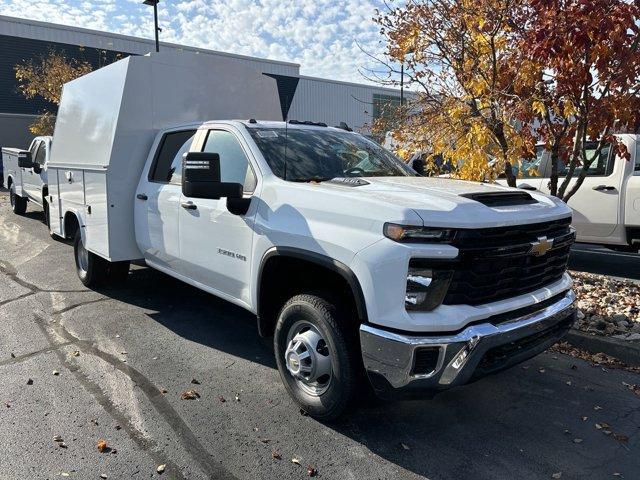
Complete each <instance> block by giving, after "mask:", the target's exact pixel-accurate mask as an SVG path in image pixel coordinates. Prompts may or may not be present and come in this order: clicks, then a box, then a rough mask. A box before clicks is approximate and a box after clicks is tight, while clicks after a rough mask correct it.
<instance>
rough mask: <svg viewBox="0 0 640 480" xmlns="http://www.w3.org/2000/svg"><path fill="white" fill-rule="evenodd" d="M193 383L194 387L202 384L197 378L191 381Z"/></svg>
mask: <svg viewBox="0 0 640 480" xmlns="http://www.w3.org/2000/svg"><path fill="white" fill-rule="evenodd" d="M191 383H193V384H194V385H200V382H199V381H198V380H196V379H195V378H192V379H191Z"/></svg>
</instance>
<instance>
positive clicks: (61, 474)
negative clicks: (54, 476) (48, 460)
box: [60, 472, 70, 477]
mask: <svg viewBox="0 0 640 480" xmlns="http://www.w3.org/2000/svg"><path fill="white" fill-rule="evenodd" d="M60 476H61V477H69V476H70V475H69V474H68V473H67V472H60Z"/></svg>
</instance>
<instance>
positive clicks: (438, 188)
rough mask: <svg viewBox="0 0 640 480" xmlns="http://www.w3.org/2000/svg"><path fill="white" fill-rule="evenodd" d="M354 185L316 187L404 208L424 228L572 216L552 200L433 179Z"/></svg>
mask: <svg viewBox="0 0 640 480" xmlns="http://www.w3.org/2000/svg"><path fill="white" fill-rule="evenodd" d="M353 180H354V179H344V180H340V179H336V180H333V181H330V182H323V183H322V184H320V185H319V186H321V188H323V189H327V190H333V191H334V192H335V190H346V191H349V192H350V193H351V195H353V196H357V197H358V198H359V199H361V200H365V198H368V199H369V200H370V201H371V202H372V203H385V204H387V205H389V204H391V205H396V206H398V207H400V208H409V209H411V210H413V211H414V212H415V213H416V214H417V215H418V216H419V217H420V218H421V219H422V221H423V222H424V225H426V226H451V227H458V228H480V227H490V226H502V225H513V224H527V223H537V222H541V221H546V220H554V219H557V218H562V217H566V216H568V215H570V214H571V210H570V209H569V207H567V206H566V204H564V203H563V202H562V201H561V200H559V199H557V198H555V197H549V196H547V195H544V194H541V193H539V192H531V191H524V190H520V189H516V188H509V187H503V186H501V185H498V184H488V183H479V182H468V181H462V180H452V179H446V178H434V177H367V178H363V179H361V180H358V181H354V182H352V181H353ZM345 193H346V192H345ZM505 194H515V195H516V197H509V198H507V197H504V196H503V195H505ZM518 196H521V197H522V198H518ZM527 196H529V197H530V198H528V199H527Z"/></svg>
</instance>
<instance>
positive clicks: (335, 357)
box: [274, 294, 360, 421]
mask: <svg viewBox="0 0 640 480" xmlns="http://www.w3.org/2000/svg"><path fill="white" fill-rule="evenodd" d="M306 324H309V325H311V326H312V327H310V328H314V329H315V331H316V332H317V333H319V334H320V336H321V337H322V340H323V341H324V342H325V343H324V344H322V346H321V347H318V346H317V345H316V349H315V350H316V351H317V352H318V353H320V352H321V351H323V352H326V353H327V354H328V355H329V357H330V365H331V376H330V379H329V381H328V382H326V384H325V385H326V386H324V387H323V386H322V383H321V384H320V385H321V388H320V391H321V393H318V392H313V393H309V391H308V389H309V387H308V386H307V384H306V382H302V381H301V380H299V379H297V378H295V377H294V376H293V374H292V373H290V372H289V370H288V367H287V365H288V359H285V353H286V352H287V348H288V345H289V340H290V336H291V334H292V333H294V332H295V330H296V329H298V328H300V325H302V328H303V333H304V326H305V325H306ZM354 329H355V326H354V325H353V323H351V322H349V319H348V316H347V315H345V314H344V312H343V311H342V309H341V308H340V306H339V304H337V302H333V301H329V300H327V299H325V298H324V295H310V294H302V295H296V296H295V297H293V298H291V299H290V300H289V301H288V302H287V303H286V304H285V305H284V307H283V308H282V310H281V311H280V314H279V315H278V320H277V324H276V329H275V334H274V353H275V356H276V363H277V364H278V370H279V372H280V377H281V378H282V381H283V383H284V385H285V387H286V389H287V391H288V392H289V394H290V395H291V397H292V398H293V399H294V400H295V401H296V402H297V403H298V405H299V406H300V408H301V409H302V410H303V411H304V412H306V413H307V414H309V415H310V416H311V417H313V418H316V419H318V420H321V421H331V420H335V419H337V418H338V417H339V416H340V415H341V414H342V413H343V412H344V411H345V409H346V408H347V407H348V406H349V405H350V404H351V402H352V400H353V397H354V394H355V392H356V391H357V388H358V385H359V379H360V375H359V361H358V355H359V353H358V352H359V348H358V343H357V336H356V335H354V331H355V330H354ZM352 330H353V331H352ZM356 333H357V332H356ZM354 337H355V343H354V341H353V340H354ZM294 338H296V337H295V336H294ZM318 345H320V344H318ZM321 349H322V350H321ZM300 363H302V361H300ZM293 365H294V366H296V365H298V360H296V359H294V363H293ZM323 388H324V389H326V390H322V389H323Z"/></svg>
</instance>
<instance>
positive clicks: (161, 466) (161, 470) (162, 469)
mask: <svg viewBox="0 0 640 480" xmlns="http://www.w3.org/2000/svg"><path fill="white" fill-rule="evenodd" d="M166 468H167V466H166V465H165V464H164V463H163V464H162V465H158V468H156V472H158V473H159V474H162V473H164V471H165V470H166Z"/></svg>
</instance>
